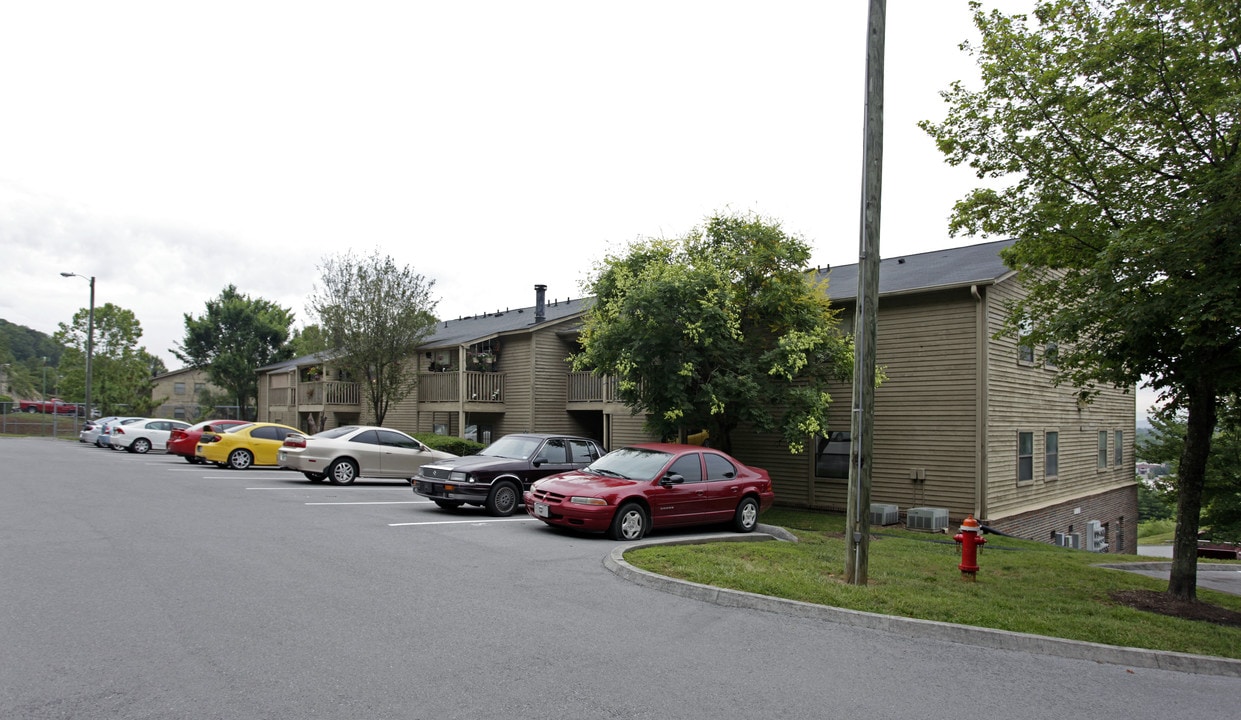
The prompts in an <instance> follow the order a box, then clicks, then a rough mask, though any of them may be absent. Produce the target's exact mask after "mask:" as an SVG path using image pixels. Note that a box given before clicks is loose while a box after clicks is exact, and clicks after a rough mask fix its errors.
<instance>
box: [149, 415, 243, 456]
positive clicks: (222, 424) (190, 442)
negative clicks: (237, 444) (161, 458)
mask: <svg viewBox="0 0 1241 720" xmlns="http://www.w3.org/2000/svg"><path fill="white" fill-rule="evenodd" d="M245 424H246V421H245V420H204V421H203V422H200V423H198V424H197V425H191V426H189V427H187V428H186V429H184V430H173V431H172V435H170V436H169V437H168V454H169V455H180V456H181V457H183V458H185V460H186V462H189V463H197V462H199V459H198V458H196V457H194V449H195V448H197V447H198V439H199V438H201V437H202V436H203V430H204V429H206V427H207V426H208V425H210V426H212V427H216V428H226V427H232V426H233V425H245Z"/></svg>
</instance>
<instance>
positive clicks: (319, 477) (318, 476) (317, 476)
mask: <svg viewBox="0 0 1241 720" xmlns="http://www.w3.org/2000/svg"><path fill="white" fill-rule="evenodd" d="M302 474H303V475H305V476H306V479H307V480H309V481H310V482H323V473H317V472H304V473H302Z"/></svg>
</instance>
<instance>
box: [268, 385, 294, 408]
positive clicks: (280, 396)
mask: <svg viewBox="0 0 1241 720" xmlns="http://www.w3.org/2000/svg"><path fill="white" fill-rule="evenodd" d="M267 404H268V405H271V406H273V407H293V406H294V405H297V388H290V387H283V388H271V389H270V390H268V391H267Z"/></svg>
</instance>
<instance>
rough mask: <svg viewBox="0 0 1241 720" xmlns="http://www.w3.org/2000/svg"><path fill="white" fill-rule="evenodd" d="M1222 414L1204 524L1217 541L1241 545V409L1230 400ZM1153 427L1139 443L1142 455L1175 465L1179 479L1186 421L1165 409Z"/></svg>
mask: <svg viewBox="0 0 1241 720" xmlns="http://www.w3.org/2000/svg"><path fill="white" fill-rule="evenodd" d="M1220 410H1221V412H1220V421H1219V423H1218V427H1216V429H1215V434H1214V436H1212V438H1211V455H1210V457H1209V458H1208V459H1207V468H1206V478H1205V481H1204V483H1203V487H1202V524H1203V525H1204V526H1205V527H1206V528H1208V529H1209V532H1210V534H1211V538H1212V539H1214V540H1221V541H1228V542H1241V405H1238V403H1237V399H1236V398H1235V397H1234V398H1229V399H1227V400H1226V401H1225V402H1223V403H1222V404H1221V406H1220ZM1151 426H1152V430H1153V432H1152V433H1151V435H1150V436H1149V437H1148V438H1147V439H1145V440H1143V441H1140V442H1139V443H1138V454H1139V455H1140V456H1141V457H1142V458H1144V459H1146V460H1148V461H1150V462H1157V463H1168V464H1169V465H1171V467H1172V478H1173V479H1175V478H1176V477H1177V474H1178V470H1179V468H1178V463H1179V462H1180V458H1181V457H1182V456H1183V455H1184V453H1185V438H1186V436H1187V434H1188V432H1187V427H1186V422H1185V418H1184V417H1183V415H1182V414H1181V413H1176V412H1172V411H1169V410H1166V409H1165V410H1162V411H1161V412H1159V413H1158V414H1157V415H1155V416H1154V417H1152V418H1151ZM1143 519H1145V518H1143Z"/></svg>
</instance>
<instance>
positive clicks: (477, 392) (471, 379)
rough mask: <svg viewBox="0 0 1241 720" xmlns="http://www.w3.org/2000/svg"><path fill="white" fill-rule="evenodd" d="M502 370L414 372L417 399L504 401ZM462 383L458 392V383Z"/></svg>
mask: <svg viewBox="0 0 1241 720" xmlns="http://www.w3.org/2000/svg"><path fill="white" fill-rule="evenodd" d="M506 376H507V374H506V373H495V372H476V371H467V372H464V373H461V372H438V373H418V402H420V403H464V404H486V405H498V404H503V403H504V379H505V377H506ZM462 382H464V383H465V387H464V392H462V385H461V383H462Z"/></svg>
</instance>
